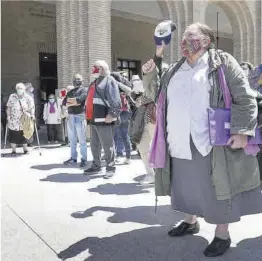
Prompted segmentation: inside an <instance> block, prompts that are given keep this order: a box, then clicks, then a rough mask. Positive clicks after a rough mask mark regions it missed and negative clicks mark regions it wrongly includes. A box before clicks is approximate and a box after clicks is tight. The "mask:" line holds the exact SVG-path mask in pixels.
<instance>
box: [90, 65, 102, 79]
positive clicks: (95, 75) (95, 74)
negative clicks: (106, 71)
mask: <svg viewBox="0 0 262 261" xmlns="http://www.w3.org/2000/svg"><path fill="white" fill-rule="evenodd" d="M91 75H92V77H93V78H94V79H97V78H98V77H99V76H100V70H99V67H97V66H94V67H93V69H92V74H91Z"/></svg>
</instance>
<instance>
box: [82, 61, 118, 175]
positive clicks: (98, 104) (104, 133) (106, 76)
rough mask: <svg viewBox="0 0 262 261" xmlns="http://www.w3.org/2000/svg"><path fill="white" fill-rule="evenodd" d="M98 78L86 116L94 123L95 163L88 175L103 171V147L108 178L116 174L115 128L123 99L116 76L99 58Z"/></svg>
mask: <svg viewBox="0 0 262 261" xmlns="http://www.w3.org/2000/svg"><path fill="white" fill-rule="evenodd" d="M92 76H93V78H95V80H94V81H93V82H92V83H91V84H90V87H89V90H88V96H87V100H86V119H87V122H88V123H89V124H91V150H92V154H93V164H92V166H91V167H90V168H88V169H86V170H85V171H84V174H85V175H87V174H90V173H97V172H100V171H101V150H102V148H103V150H104V153H105V161H106V174H105V175H104V178H105V179H108V178H111V177H112V176H113V175H114V173H115V152H114V151H115V150H114V129H115V125H116V122H117V119H118V117H119V115H120V112H121V99H120V94H119V89H118V85H117V82H116V81H115V79H114V78H113V77H112V76H110V70H109V67H108V64H107V63H106V62H105V61H96V62H95V63H94V66H93V69H92Z"/></svg>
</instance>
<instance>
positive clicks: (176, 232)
mask: <svg viewBox="0 0 262 261" xmlns="http://www.w3.org/2000/svg"><path fill="white" fill-rule="evenodd" d="M199 230H200V225H199V223H198V222H196V223H195V224H188V223H186V222H182V223H181V224H180V225H179V226H177V227H174V228H173V229H172V230H170V231H169V232H168V235H169V236H170V237H182V236H185V235H194V234H197V233H199Z"/></svg>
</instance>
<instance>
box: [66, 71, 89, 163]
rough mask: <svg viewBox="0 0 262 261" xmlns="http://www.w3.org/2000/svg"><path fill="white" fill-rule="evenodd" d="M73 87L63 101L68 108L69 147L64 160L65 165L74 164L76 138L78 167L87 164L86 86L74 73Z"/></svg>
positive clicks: (75, 161)
mask: <svg viewBox="0 0 262 261" xmlns="http://www.w3.org/2000/svg"><path fill="white" fill-rule="evenodd" d="M73 86H74V89H72V90H71V91H69V92H68V93H67V95H66V97H65V99H64V101H63V105H66V106H67V108H68V130H69V133H68V135H69V142H70V148H71V157H70V159H69V160H67V161H65V162H64V164H65V165H76V163H77V139H78V140H79V143H80V152H81V163H80V168H85V167H86V166H87V145H86V120H85V100H86V96H87V88H86V87H84V86H83V77H82V76H81V75H80V74H76V75H75V76H74V78H73Z"/></svg>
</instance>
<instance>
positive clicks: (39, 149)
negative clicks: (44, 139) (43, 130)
mask: <svg viewBox="0 0 262 261" xmlns="http://www.w3.org/2000/svg"><path fill="white" fill-rule="evenodd" d="M34 124H35V133H36V139H37V143H38V151H39V156H41V155H42V153H41V148H40V141H39V136H38V130H37V127H36V123H35V122H34Z"/></svg>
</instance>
